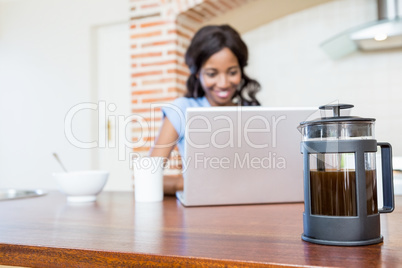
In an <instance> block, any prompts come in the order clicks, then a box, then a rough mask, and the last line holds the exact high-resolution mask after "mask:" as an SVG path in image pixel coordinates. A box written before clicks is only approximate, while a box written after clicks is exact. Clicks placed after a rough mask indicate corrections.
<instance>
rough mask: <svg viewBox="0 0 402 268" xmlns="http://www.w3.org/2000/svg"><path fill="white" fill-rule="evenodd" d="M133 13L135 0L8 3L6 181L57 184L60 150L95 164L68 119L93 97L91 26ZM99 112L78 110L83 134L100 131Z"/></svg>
mask: <svg viewBox="0 0 402 268" xmlns="http://www.w3.org/2000/svg"><path fill="white" fill-rule="evenodd" d="M128 18H129V8H128V1H127V0H35V1H31V0H14V1H4V0H3V1H1V2H0V109H1V110H0V188H25V189H30V188H45V189H54V188H56V184H55V182H54V181H53V179H52V177H51V173H52V172H57V171H60V170H61V168H60V167H59V166H58V165H57V163H56V161H55V160H54V159H53V158H52V152H54V151H55V152H58V153H59V155H60V157H61V158H62V160H63V161H64V162H65V165H66V166H67V168H68V169H70V170H78V169H90V168H92V167H93V166H94V165H95V163H94V161H93V160H91V154H92V152H91V150H89V149H80V148H76V147H74V146H73V145H72V144H70V143H69V142H68V140H67V139H66V137H65V134H64V118H65V116H66V114H67V112H68V111H69V109H70V108H71V107H73V106H74V105H76V104H79V103H83V102H91V101H93V99H92V98H93V94H92V91H93V88H92V87H93V77H92V76H93V68H94V66H93V62H91V60H92V57H93V54H91V53H92V49H93V46H94V44H93V39H92V37H91V32H92V31H93V29H94V28H95V27H98V26H101V25H106V24H112V23H119V22H124V21H128ZM92 115H93V114H91V113H90V112H89V111H86V112H81V113H79V114H77V115H76V116H75V117H74V121H73V131H74V134H75V135H76V137H77V138H78V139H80V140H83V141H91V140H93V139H95V138H96V137H95V135H94V134H93V133H92V134H91V126H90V123H89V122H90V119H91V116H92Z"/></svg>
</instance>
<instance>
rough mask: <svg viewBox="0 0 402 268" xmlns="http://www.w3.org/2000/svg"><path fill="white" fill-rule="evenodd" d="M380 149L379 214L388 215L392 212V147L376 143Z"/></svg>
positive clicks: (393, 206)
mask: <svg viewBox="0 0 402 268" xmlns="http://www.w3.org/2000/svg"><path fill="white" fill-rule="evenodd" d="M377 145H378V146H380V147H381V166H382V190H383V191H382V193H383V202H384V203H383V204H384V205H383V207H382V209H380V210H379V212H380V213H390V212H392V211H394V208H395V202H394V178H393V169H392V147H391V144H389V143H387V142H378V143H377Z"/></svg>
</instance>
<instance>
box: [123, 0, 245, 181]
mask: <svg viewBox="0 0 402 268" xmlns="http://www.w3.org/2000/svg"><path fill="white" fill-rule="evenodd" d="M246 2H248V0H131V1H130V9H131V12H130V14H131V18H130V19H131V23H130V27H131V31H130V46H131V70H132V71H131V88H132V98H131V103H132V113H133V114H136V115H138V116H139V118H138V120H136V121H135V122H133V124H132V126H133V127H132V141H133V142H134V144H135V146H134V148H133V150H134V152H137V153H140V154H142V155H146V154H147V153H148V152H149V150H150V148H151V147H152V145H153V142H154V140H155V137H156V136H157V135H158V130H159V128H160V126H161V123H162V113H161V111H160V108H155V106H156V104H162V103H169V102H171V101H173V100H174V99H176V98H177V97H180V96H183V95H184V93H185V91H186V87H185V84H186V80H187V77H188V75H189V70H188V68H187V66H186V65H185V63H184V54H185V51H186V49H187V47H188V45H189V43H190V40H191V38H192V36H193V34H194V33H195V32H196V30H198V28H199V27H200V25H201V24H202V23H204V22H206V21H208V20H209V19H211V18H213V17H215V16H219V14H222V13H224V12H225V11H227V10H230V9H232V8H236V7H238V6H240V5H242V4H244V3H246ZM171 160H175V161H171V163H174V164H171V165H169V167H170V168H169V169H167V171H166V172H167V173H177V172H178V171H179V170H180V168H181V162H180V157H179V156H178V151H177V148H176V149H175V151H174V153H173V155H172V159H171Z"/></svg>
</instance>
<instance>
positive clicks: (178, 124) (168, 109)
mask: <svg viewBox="0 0 402 268" xmlns="http://www.w3.org/2000/svg"><path fill="white" fill-rule="evenodd" d="M210 106H211V105H210V104H209V102H208V100H207V98H206V97H205V96H204V97H201V98H186V97H181V98H178V99H176V100H174V101H173V102H172V103H170V104H166V105H164V106H163V107H162V113H163V118H165V117H167V118H168V119H169V121H170V122H171V123H172V125H173V127H174V129H175V130H176V132H177V134H178V135H179V137H178V139H177V146H178V148H179V153H180V155H181V156H182V157H183V158H185V153H184V144H185V139H184V132H185V130H186V110H187V108H190V107H210Z"/></svg>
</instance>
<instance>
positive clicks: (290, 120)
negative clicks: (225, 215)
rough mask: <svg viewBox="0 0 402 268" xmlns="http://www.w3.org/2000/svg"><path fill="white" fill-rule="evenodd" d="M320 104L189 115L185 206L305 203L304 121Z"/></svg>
mask: <svg viewBox="0 0 402 268" xmlns="http://www.w3.org/2000/svg"><path fill="white" fill-rule="evenodd" d="M319 117H320V113H319V111H318V110H317V108H307V107H299V108H295V107H293V108H285V107H281V108H278V107H277V108H268V107H202V108H189V109H187V114H186V129H185V139H186V140H185V157H183V159H182V161H183V178H184V187H183V191H179V192H177V193H176V196H177V198H178V199H179V200H180V202H181V203H182V204H183V205H184V206H210V205H235V204H264V203H286V202H303V200H304V198H303V197H304V196H303V155H302V154H301V153H300V142H301V134H300V133H299V131H298V130H297V127H298V125H299V124H300V122H302V121H307V120H312V119H316V118H319Z"/></svg>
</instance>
